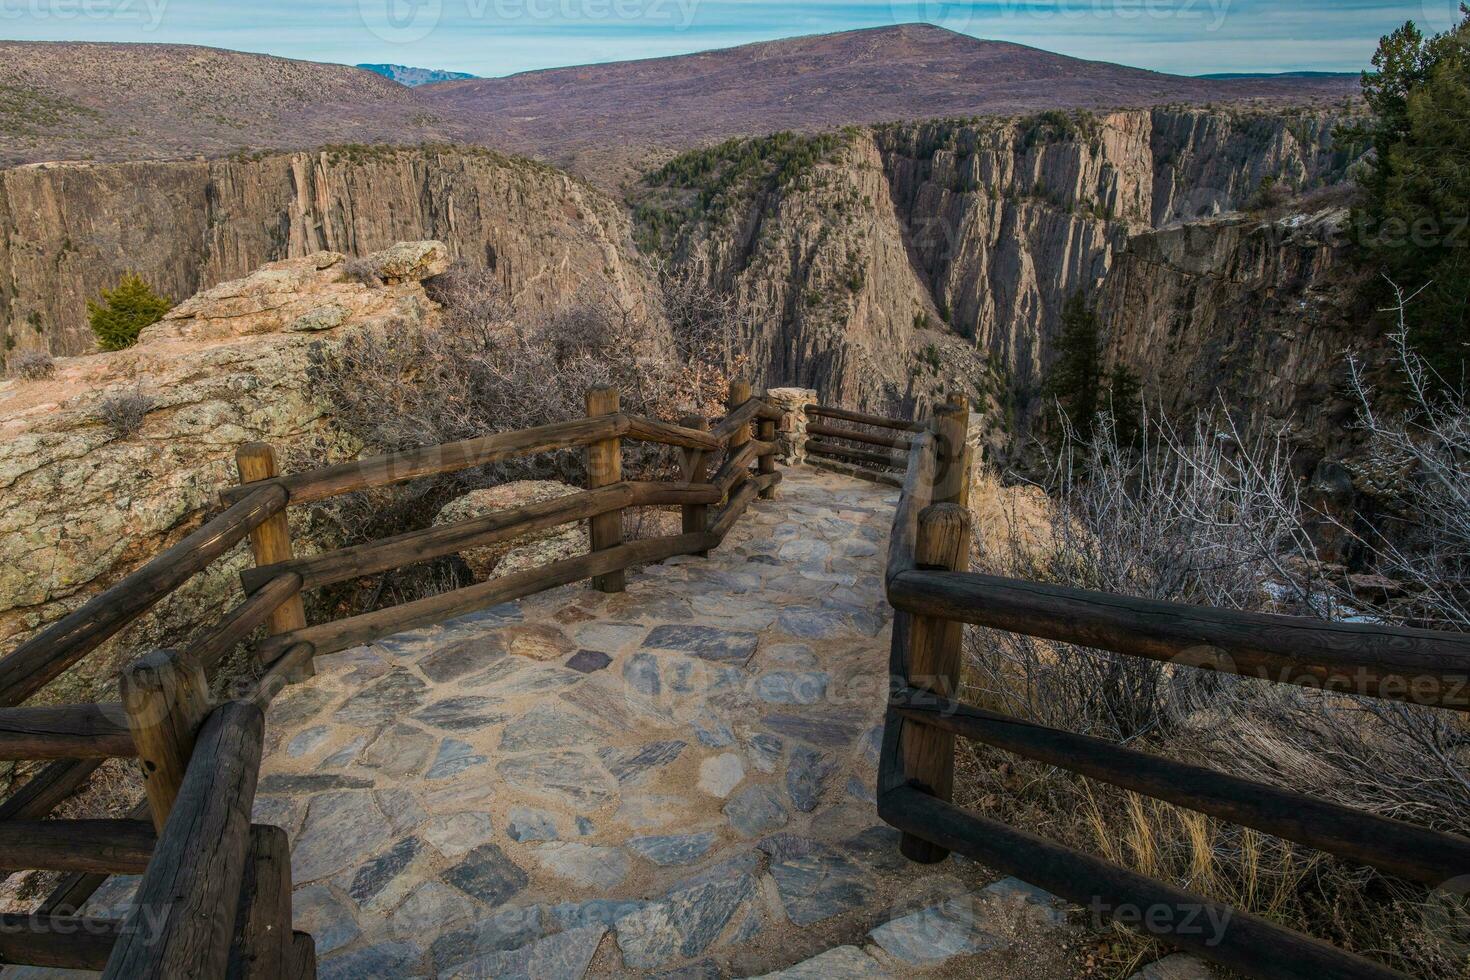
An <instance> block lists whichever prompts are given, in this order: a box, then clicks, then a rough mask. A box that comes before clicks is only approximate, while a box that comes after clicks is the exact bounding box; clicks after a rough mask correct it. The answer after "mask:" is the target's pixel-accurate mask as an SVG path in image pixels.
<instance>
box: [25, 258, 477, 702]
mask: <svg viewBox="0 0 1470 980" xmlns="http://www.w3.org/2000/svg"><path fill="white" fill-rule="evenodd" d="M345 260H346V257H345V256H343V255H342V254H341V253H337V252H318V253H316V254H314V255H310V256H307V257H305V258H300V259H290V260H286V261H283V262H277V263H273V264H271V265H268V266H266V267H265V268H263V269H261V270H259V271H258V272H256V273H254V274H252V275H251V276H248V277H246V278H244V279H242V280H237V281H232V282H228V283H224V284H221V285H219V286H217V287H215V288H214V289H211V290H208V291H206V292H204V293H201V294H199V295H198V296H195V297H193V298H192V299H190V300H188V301H187V302H185V303H182V304H180V305H179V306H178V307H177V308H176V309H175V310H173V311H172V312H171V313H170V314H169V315H168V316H167V317H166V318H165V319H164V320H163V321H162V322H160V323H158V324H156V325H155V326H153V327H150V328H148V329H147V330H145V331H144V333H143V336H142V338H141V339H140V341H139V343H138V344H137V345H136V346H134V347H131V348H129V349H127V350H124V351H118V352H115V353H110V354H93V355H89V356H87V357H77V358H64V359H60V360H58V361H57V362H56V367H55V372H54V375H53V376H52V377H50V378H48V379H45V380H36V381H18V380H11V381H0V495H3V499H4V501H5V506H4V508H3V509H0V649H4V650H7V651H8V650H9V649H11V648H12V647H13V646H14V645H15V644H16V643H17V642H19V641H20V640H21V639H22V638H24V637H25V636H26V635H28V634H30V633H31V632H33V631H34V630H36V629H37V628H39V627H42V626H44V625H46V624H48V623H50V622H53V621H55V620H56V619H58V618H60V617H61V616H63V615H65V614H66V613H68V612H70V611H72V610H73V609H75V608H76V607H78V606H79V605H81V604H82V603H83V602H85V601H86V600H87V599H89V598H91V597H92V596H93V595H95V594H96V593H98V592H100V591H101V590H102V589H104V588H106V587H108V586H109V585H111V584H112V583H114V582H116V581H117V580H118V579H119V578H121V577H122V576H123V575H125V574H127V573H128V572H130V571H132V570H133V569H134V568H136V567H138V566H139V565H141V564H143V563H144V562H146V561H147V560H149V559H150V558H152V557H153V556H154V555H156V554H158V553H159V552H160V551H162V550H164V549H165V548H167V547H168V546H170V545H171V544H173V543H174V542H175V541H177V540H178V539H179V538H181V537H183V536H184V535H185V534H187V533H189V532H190V531H192V530H193V529H194V528H196V527H197V526H198V525H199V524H200V523H201V522H202V521H203V520H204V518H205V515H206V513H207V512H208V511H209V510H210V509H211V508H212V507H213V505H214V501H215V498H216V494H217V492H218V491H219V489H220V488H221V487H225V486H230V485H232V484H233V483H235V482H236V477H235V476H234V473H233V458H234V450H235V448H236V447H238V446H239V445H241V444H242V443H245V442H250V441H256V440H263V441H267V442H271V443H273V444H276V445H278V446H281V447H283V449H289V448H290V447H292V446H300V445H303V444H305V443H307V442H325V443H326V445H327V447H328V448H329V449H330V447H331V446H332V445H333V444H334V441H335V439H336V437H335V434H334V430H333V429H332V428H331V426H330V424H329V421H330V420H329V419H328V418H327V416H326V414H325V409H324V407H323V406H322V405H320V404H319V403H318V401H317V400H316V399H315V398H314V397H313V395H312V393H311V389H310V385H309V384H308V382H307V369H308V358H307V351H308V349H309V348H310V347H311V346H312V345H314V344H317V343H331V342H332V341H333V340H334V339H335V338H337V337H339V336H341V335H342V334H343V333H344V332H346V331H349V330H353V329H356V328H359V327H371V326H386V325H391V324H394V323H418V322H425V321H432V320H433V319H434V318H435V317H436V316H437V312H436V308H435V307H434V304H433V303H432V302H431V301H430V300H429V299H428V297H427V296H426V294H425V292H424V290H423V287H422V286H421V285H420V284H419V280H420V279H422V278H424V277H426V276H429V275H432V274H434V273H437V272H442V271H443V270H444V269H445V268H446V267H447V265H448V253H447V250H446V249H445V248H444V246H443V245H441V244H439V243H437V242H426V243H415V244H410V245H400V246H396V247H395V248H393V249H390V250H387V251H385V252H383V253H379V254H378V255H376V256H374V257H373V258H372V259H370V260H369V261H371V262H372V263H373V265H374V267H375V268H384V267H385V266H387V267H391V268H392V269H393V271H394V276H395V278H396V279H397V281H396V282H393V283H392V284H389V285H381V286H367V285H363V284H361V283H359V282H356V281H353V280H351V279H348V278H346V277H344V275H343V266H344V264H345ZM119 397H132V398H135V399H142V400H143V406H144V408H145V411H144V412H143V413H142V414H141V424H140V425H138V427H137V428H136V429H129V428H127V427H124V426H119V425H110V424H108V422H107V421H106V420H107V418H108V416H109V412H108V402H109V400H112V399H117V398H119ZM336 448H337V449H338V450H339V451H342V452H351V451H354V449H355V447H351V446H338V447H336ZM245 560H246V550H245V548H244V546H243V545H242V546H241V547H239V548H237V549H236V550H235V552H234V553H233V556H232V557H231V558H229V559H226V560H222V561H220V562H216V563H215V565H213V566H212V567H211V568H210V569H209V570H208V571H207V572H205V573H204V574H202V575H200V576H196V577H195V578H194V579H193V580H191V582H190V584H189V585H187V586H186V587H185V588H184V589H183V590H181V591H180V592H178V593H176V594H175V595H174V596H173V597H171V598H170V599H168V600H166V601H165V602H164V603H163V604H162V605H161V606H160V608H159V611H158V613H157V614H156V615H154V616H150V617H145V618H144V619H143V620H141V621H140V624H139V625H136V626H134V627H132V628H130V629H129V630H127V631H125V632H124V633H123V634H121V636H120V637H119V638H118V639H117V640H114V641H113V642H112V643H109V644H107V645H106V646H104V647H103V648H102V649H101V650H99V651H98V652H97V653H94V654H92V655H90V656H89V657H88V658H87V659H86V660H85V661H83V662H82V663H81V664H80V665H78V667H77V668H75V669H74V670H73V671H72V672H71V673H70V674H68V675H67V676H66V677H65V678H63V679H62V680H60V681H58V682H56V683H53V684H52V685H50V686H49V687H48V688H47V691H46V694H45V697H47V698H48V699H55V700H71V701H77V700H89V699H93V698H95V697H97V696H99V695H102V694H105V691H104V690H103V688H104V687H105V686H106V685H107V684H108V683H110V679H111V678H112V677H113V676H114V673H115V667H116V666H117V665H116V663H114V652H115V651H119V650H126V651H132V652H133V653H134V654H136V652H137V651H138V650H140V649H146V648H147V647H148V646H149V645H159V644H161V643H168V642H174V641H177V640H178V639H179V635H178V630H180V629H181V628H184V627H187V626H190V625H193V624H197V623H200V622H204V621H206V619H207V617H208V616H209V615H211V614H212V613H214V612H217V611H219V610H220V609H222V608H223V606H224V604H225V603H227V602H229V601H231V599H230V597H231V596H235V597H238V583H236V582H234V581H233V580H234V577H235V575H236V573H238V571H239V570H240V568H241V567H242V563H243V562H244V561H245Z"/></svg>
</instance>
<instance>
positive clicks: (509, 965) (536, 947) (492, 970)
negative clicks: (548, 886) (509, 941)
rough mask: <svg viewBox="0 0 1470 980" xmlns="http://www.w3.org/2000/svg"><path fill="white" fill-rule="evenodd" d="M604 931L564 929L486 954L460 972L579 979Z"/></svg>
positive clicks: (505, 979) (531, 979)
mask: <svg viewBox="0 0 1470 980" xmlns="http://www.w3.org/2000/svg"><path fill="white" fill-rule="evenodd" d="M606 932H607V929H606V928H605V927H604V926H600V925H596V926H586V927H584V928H581V929H568V930H567V931H566V932H561V933H557V934H556V935H555V936H548V937H547V938H545V939H541V940H538V941H536V942H534V943H532V944H531V945H529V946H523V947H521V948H520V949H514V950H509V951H507V952H504V953H486V954H485V955H484V956H481V957H480V958H478V959H475V960H471V961H470V962H468V963H466V964H464V968H463V972H464V973H465V974H466V975H468V976H476V977H495V978H497V980H579V978H580V977H581V976H582V975H583V974H584V973H586V972H587V967H588V965H590V964H591V962H592V957H593V955H594V954H596V952H597V944H598V943H600V942H602V937H603V935H604V934H606Z"/></svg>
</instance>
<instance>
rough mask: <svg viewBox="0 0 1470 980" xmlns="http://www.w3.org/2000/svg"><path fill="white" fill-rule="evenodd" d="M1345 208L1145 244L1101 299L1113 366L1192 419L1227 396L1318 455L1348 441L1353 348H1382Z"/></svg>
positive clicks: (1239, 419)
mask: <svg viewBox="0 0 1470 980" xmlns="http://www.w3.org/2000/svg"><path fill="white" fill-rule="evenodd" d="M1346 217H1347V216H1346V213H1345V212H1342V211H1325V212H1323V213H1321V214H1317V215H1312V216H1297V217H1295V218H1291V219H1287V220H1285V221H1279V222H1265V221H1261V220H1252V219H1250V218H1246V217H1242V216H1238V215H1237V216H1234V217H1222V218H1216V219H1211V220H1209V221H1202V222H1196V223H1192V224H1186V225H1179V226H1176V227H1172V228H1166V229H1162V230H1159V231H1149V232H1143V233H1141V234H1139V235H1136V236H1134V237H1133V238H1131V239H1130V240H1129V242H1128V246H1127V248H1126V249H1124V250H1123V251H1122V252H1121V253H1120V254H1119V255H1118V257H1117V259H1116V262H1115V265H1114V268H1113V271H1112V274H1111V275H1109V276H1108V279H1107V281H1106V283H1105V284H1104V286H1103V289H1102V292H1101V302H1100V306H1101V309H1102V310H1103V312H1104V315H1105V320H1104V326H1105V331H1104V334H1105V336H1106V337H1107V338H1108V348H1107V352H1106V360H1107V361H1108V363H1110V364H1114V363H1118V364H1126V365H1127V366H1129V367H1131V368H1132V369H1133V370H1134V371H1135V372H1137V374H1138V375H1139V377H1141V378H1143V379H1145V388H1146V391H1147V393H1148V396H1149V398H1150V400H1151V401H1152V402H1153V403H1154V404H1157V405H1159V406H1160V407H1162V408H1163V409H1164V411H1166V412H1168V413H1170V414H1173V415H1176V416H1182V415H1185V414H1188V413H1190V412H1193V411H1195V410H1198V409H1208V408H1210V407H1211V405H1212V404H1216V405H1218V404H1220V402H1219V399H1220V397H1221V394H1223V395H1225V396H1226V397H1227V398H1228V407H1229V408H1231V410H1232V412H1233V414H1234V416H1235V421H1236V423H1237V424H1238V425H1240V426H1241V427H1242V428H1243V429H1246V430H1250V429H1256V428H1259V427H1261V426H1265V425H1270V424H1273V423H1289V424H1290V425H1291V427H1292V429H1293V430H1294V431H1295V433H1296V435H1297V438H1298V439H1299V440H1300V441H1301V442H1302V443H1303V444H1305V445H1310V446H1312V447H1315V450H1316V451H1321V450H1330V449H1332V448H1334V447H1336V446H1338V445H1340V444H1341V443H1342V442H1343V441H1344V440H1345V439H1346V438H1347V437H1348V433H1347V432H1346V431H1345V428H1344V427H1345V423H1347V422H1348V421H1349V420H1350V419H1351V417H1352V412H1353V406H1352V405H1351V404H1350V403H1349V402H1348V401H1347V400H1346V398H1344V397H1343V395H1342V385H1343V383H1344V382H1345V381H1346V374H1345V362H1344V352H1345V351H1346V350H1347V349H1349V348H1352V347H1363V346H1368V345H1372V344H1374V343H1376V342H1377V338H1376V337H1375V336H1374V331H1373V330H1372V328H1371V318H1370V316H1369V315H1367V312H1366V311H1361V310H1357V309H1355V308H1354V301H1353V297H1354V296H1355V295H1356V290H1355V288H1354V283H1353V279H1354V272H1353V270H1352V268H1351V266H1350V265H1349V263H1348V261H1347V255H1346V251H1345V249H1344V247H1343V238H1342V236H1341V235H1340V233H1339V229H1340V228H1341V225H1342V223H1343V222H1344V221H1345V220H1346Z"/></svg>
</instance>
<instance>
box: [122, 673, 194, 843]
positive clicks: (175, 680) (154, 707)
mask: <svg viewBox="0 0 1470 980" xmlns="http://www.w3.org/2000/svg"><path fill="white" fill-rule="evenodd" d="M120 686H121V688H122V704H123V710H124V711H125V712H126V713H127V716H128V729H129V731H131V732H132V733H133V742H134V744H136V745H137V747H138V762H139V764H141V765H142V767H143V788H144V790H145V791H146V792H147V794H148V810H149V813H150V814H152V816H153V826H154V827H155V828H156V829H157V830H158V832H159V833H162V832H163V825H164V822H165V821H167V820H168V814H169V811H170V810H172V809H173V805H174V800H175V798H177V797H178V795H179V787H180V786H182V785H183V782H184V772H185V770H187V769H188V768H189V757H190V756H192V755H193V754H194V739H195V737H197V736H198V734H199V726H200V725H202V724H203V723H204V719H205V716H207V715H208V714H209V687H208V685H207V683H206V682H205V679H204V668H203V667H201V666H200V665H199V663H198V662H197V661H196V660H194V659H193V658H192V657H189V656H187V655H185V654H182V653H179V652H178V651H177V650H154V651H153V652H151V653H148V654H146V655H144V656H142V657H139V658H138V659H137V660H135V661H133V662H132V663H131V664H129V665H128V666H127V667H126V668H125V669H124V670H123V672H122V681H121V684H120Z"/></svg>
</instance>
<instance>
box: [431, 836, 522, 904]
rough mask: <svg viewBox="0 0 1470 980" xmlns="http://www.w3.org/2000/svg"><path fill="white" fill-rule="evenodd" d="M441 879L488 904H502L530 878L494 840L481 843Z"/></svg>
mask: <svg viewBox="0 0 1470 980" xmlns="http://www.w3.org/2000/svg"><path fill="white" fill-rule="evenodd" d="M444 880H445V881H447V882H449V883H450V884H451V885H453V886H454V887H456V888H458V889H459V890H460V891H462V892H464V893H465V894H467V895H470V896H472V897H474V898H478V899H479V900H480V901H482V902H485V903H486V904H488V905H492V906H493V905H503V904H504V903H505V902H506V901H508V900H509V899H510V898H512V897H514V896H515V894H516V893H517V892H519V891H520V890H521V889H522V888H525V887H526V884H527V882H529V880H530V879H529V878H527V877H526V873H525V872H524V871H522V870H521V868H520V866H519V865H517V864H516V863H515V862H514V861H512V860H511V859H510V858H508V857H506V856H505V852H504V851H502V850H501V849H500V848H499V847H497V846H496V845H494V844H481V845H480V846H479V847H477V848H475V849H474V850H473V851H470V853H469V854H468V855H467V856H466V857H465V859H464V860H463V861H461V862H459V863H458V864H456V865H455V866H454V867H452V868H450V869H449V870H448V871H446V872H444Z"/></svg>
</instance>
